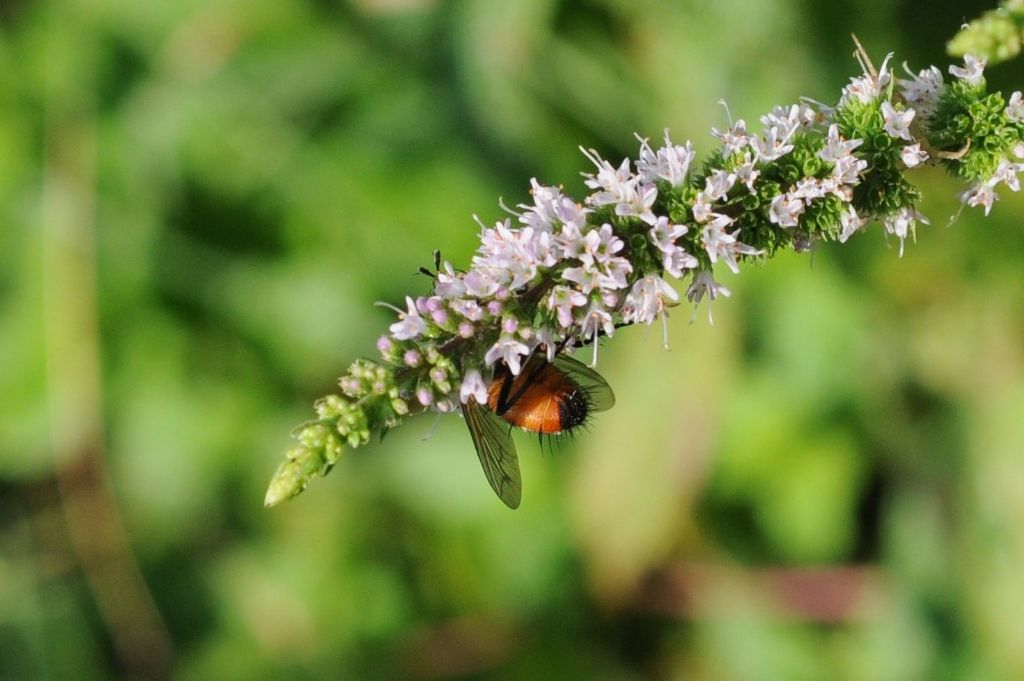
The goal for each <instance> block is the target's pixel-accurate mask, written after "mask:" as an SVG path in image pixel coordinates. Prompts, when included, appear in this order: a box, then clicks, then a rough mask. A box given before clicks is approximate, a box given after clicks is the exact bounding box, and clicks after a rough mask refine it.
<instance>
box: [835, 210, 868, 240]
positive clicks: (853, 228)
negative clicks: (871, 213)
mask: <svg viewBox="0 0 1024 681" xmlns="http://www.w3.org/2000/svg"><path fill="white" fill-rule="evenodd" d="M839 222H840V224H841V225H842V226H843V231H842V233H840V235H839V243H841V244H845V243H846V241H847V240H848V239H849V238H850V237H851V236H853V235H854V233H856V232H858V231H860V229H861V228H862V227H863V226H864V225H865V224H866V223H867V220H865V219H864V218H862V217H860V216H859V215H857V211H856V210H855V209H854V207H853V206H847V207H846V210H844V211H843V212H842V213H840V214H839Z"/></svg>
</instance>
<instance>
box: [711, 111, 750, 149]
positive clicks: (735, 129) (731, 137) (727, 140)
mask: <svg viewBox="0 0 1024 681" xmlns="http://www.w3.org/2000/svg"><path fill="white" fill-rule="evenodd" d="M711 134H712V135H714V136H715V137H717V138H718V139H720V140H722V156H724V157H726V158H728V157H729V156H732V155H733V154H735V153H736V152H737V151H740V150H741V149H743V147H745V146H747V145H748V144H750V140H751V139H752V137H751V135H748V134H747V124H746V122H745V121H744V120H743V119H742V118H741V119H740V120H738V121H736V124H735V125H733V126H732V127H730V128H726V129H725V130H719V129H718V128H711Z"/></svg>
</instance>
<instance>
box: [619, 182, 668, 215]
mask: <svg viewBox="0 0 1024 681" xmlns="http://www.w3.org/2000/svg"><path fill="white" fill-rule="evenodd" d="M625 189H626V190H627V191H626V193H625V194H623V196H622V197H621V198H620V200H619V202H618V203H616V204H615V214H616V215H621V216H623V217H630V216H632V217H638V218H640V219H641V220H643V221H644V222H646V223H647V224H649V225H653V224H654V222H655V220H657V218H656V217H655V216H654V212H653V211H652V210H651V209H652V208H653V207H654V202H655V201H656V200H657V199H658V187H657V186H656V185H655V184H654V183H653V182H640V178H635V180H634V181H633V182H631V183H629V184H628V185H626V186H625Z"/></svg>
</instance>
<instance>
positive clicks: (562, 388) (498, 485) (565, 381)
mask: <svg viewBox="0 0 1024 681" xmlns="http://www.w3.org/2000/svg"><path fill="white" fill-rule="evenodd" d="M614 404H615V395H614V394H613V393H612V389H611V388H610V387H609V386H608V383H607V382H606V381H605V380H604V378H602V377H601V375H600V374H598V373H597V372H596V371H594V370H593V369H591V368H590V367H588V366H586V365H585V364H582V363H581V362H578V361H577V360H575V359H573V358H572V357H569V356H568V355H562V354H559V355H557V356H556V357H555V358H554V360H552V361H551V362H548V361H547V359H546V358H545V357H543V356H541V355H537V354H534V355H533V356H532V357H531V358H530V359H529V360H527V362H526V364H525V365H524V366H523V369H522V371H520V372H519V375H518V376H514V375H513V374H512V372H511V371H510V370H509V368H508V367H507V366H505V365H504V364H503V363H500V362H499V363H497V364H496V365H495V373H494V380H493V381H492V382H491V385H490V387H489V388H488V391H487V404H486V405H483V404H479V403H478V402H477V401H476V399H474V398H470V399H469V400H467V401H466V403H465V404H463V405H462V413H463V415H464V416H465V418H466V425H467V426H468V427H469V434H470V435H471V436H472V438H473V445H474V446H475V447H476V453H477V456H479V457H480V464H481V465H482V466H483V469H484V474H485V475H486V476H487V482H489V483H490V485H491V489H493V490H494V492H495V493H496V494H497V495H498V498H499V499H501V500H502V501H503V502H505V505H506V506H508V507H509V508H518V507H519V502H520V500H521V498H522V491H523V483H522V478H521V477H520V474H519V458H518V456H517V454H516V446H515V443H514V442H512V436H511V430H512V429H511V426H516V427H518V428H521V429H523V430H525V431H528V432H531V433H537V434H538V435H541V436H543V435H562V434H568V433H571V432H573V431H574V430H575V429H577V428H579V427H580V426H582V425H584V424H585V423H586V422H587V419H588V418H589V416H590V415H591V414H592V413H594V412H598V411H605V410H606V409H610V408H611V407H612V406H613V405H614ZM502 420H504V421H505V423H507V424H509V427H507V428H506V426H505V423H502Z"/></svg>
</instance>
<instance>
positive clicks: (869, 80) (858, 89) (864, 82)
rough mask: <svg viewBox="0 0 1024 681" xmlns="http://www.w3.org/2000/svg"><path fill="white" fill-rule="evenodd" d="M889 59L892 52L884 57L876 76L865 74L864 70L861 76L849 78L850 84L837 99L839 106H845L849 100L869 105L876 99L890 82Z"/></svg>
mask: <svg viewBox="0 0 1024 681" xmlns="http://www.w3.org/2000/svg"><path fill="white" fill-rule="evenodd" d="M890 59H892V52H890V53H889V54H887V55H886V56H885V60H884V61H882V66H881V68H879V69H878V75H877V76H872V75H871V74H870V73H867V72H866V71H867V69H866V68H865V74H864V75H863V76H858V77H856V78H851V79H850V84H849V85H847V86H846V87H845V88H843V96H842V97H841V98H840V99H839V106H840V107H842V106H845V105H846V104H848V103H849V101H850V99H851V98H852V99H856V100H858V101H859V102H861V103H862V104H870V103H871V102H873V101H875V100H876V99H878V96H879V95H881V94H882V91H883V90H885V88H886V86H887V85H888V84H889V81H890V80H892V74H891V73H890V71H889V60H890Z"/></svg>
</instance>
